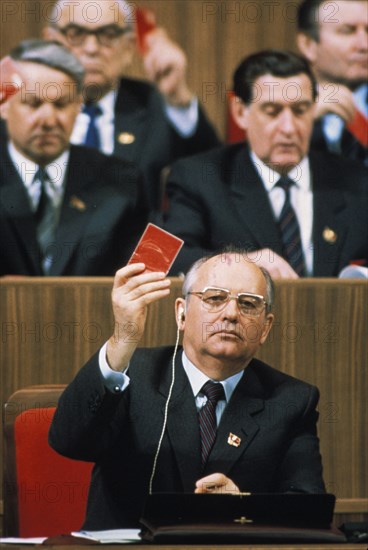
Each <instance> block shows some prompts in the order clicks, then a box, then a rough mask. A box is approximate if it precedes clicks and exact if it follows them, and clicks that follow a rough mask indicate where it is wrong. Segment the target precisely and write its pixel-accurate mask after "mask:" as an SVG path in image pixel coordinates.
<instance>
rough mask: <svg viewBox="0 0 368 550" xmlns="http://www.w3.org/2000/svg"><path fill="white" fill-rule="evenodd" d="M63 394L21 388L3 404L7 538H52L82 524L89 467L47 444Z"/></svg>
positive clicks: (44, 388) (54, 389) (45, 388)
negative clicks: (61, 453) (58, 403)
mask: <svg viewBox="0 0 368 550" xmlns="http://www.w3.org/2000/svg"><path fill="white" fill-rule="evenodd" d="M35 388H39V390H37V389H35ZM63 388H64V386H39V387H34V386H33V387H30V388H25V389H24V390H20V391H18V392H16V393H15V394H13V395H12V396H11V398H10V399H9V401H8V402H7V404H6V407H5V420H6V422H5V475H6V477H5V483H4V487H5V495H4V531H5V534H6V536H20V537H37V536H46V537H51V536H56V535H60V534H66V533H70V532H71V531H75V530H79V529H80V527H81V525H82V523H83V519H84V516H85V509H86V502H87V494H88V487H89V483H90V477H91V470H92V466H93V465H92V464H91V463H87V462H82V461H76V460H70V459H68V458H65V457H62V456H61V455H59V454H58V453H56V452H55V451H54V450H53V449H52V448H51V447H50V446H49V444H48V431H49V427H50V424H51V421H52V418H53V415H54V413H55V410H56V407H55V405H56V401H55V398H56V397H58V395H60V393H61V391H62V389H63ZM32 405H33V406H32ZM41 405H46V406H41Z"/></svg>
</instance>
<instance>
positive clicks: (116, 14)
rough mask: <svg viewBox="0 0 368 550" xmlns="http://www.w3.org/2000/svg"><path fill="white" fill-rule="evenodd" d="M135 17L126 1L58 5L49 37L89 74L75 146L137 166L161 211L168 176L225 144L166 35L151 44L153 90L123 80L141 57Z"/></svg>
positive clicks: (148, 62)
mask: <svg viewBox="0 0 368 550" xmlns="http://www.w3.org/2000/svg"><path fill="white" fill-rule="evenodd" d="M136 9H137V8H136V6H135V4H134V3H129V2H127V1H125V0H118V1H116V0H103V1H100V2H92V3H91V2H90V1H89V0H80V1H79V2H75V3H74V4H73V5H71V4H70V2H67V1H65V0H58V1H57V2H56V3H55V6H54V10H53V12H52V14H51V17H50V21H53V23H52V24H49V25H48V26H47V27H46V28H45V30H44V35H45V37H46V38H49V39H50V38H51V39H56V40H59V41H61V42H62V43H63V44H64V45H65V46H67V47H68V48H70V49H71V50H72V51H73V53H74V54H75V55H76V56H77V57H78V58H79V59H80V61H81V63H82V64H83V66H84V68H85V71H86V78H85V88H84V92H83V95H84V100H85V103H86V109H84V110H83V111H82V113H81V114H80V116H79V117H78V119H77V122H76V126H75V128H74V132H73V134H72V138H71V141H72V143H75V144H80V143H84V144H89V145H93V146H95V147H99V148H100V149H101V150H102V151H103V152H104V153H106V154H112V153H113V154H115V155H116V156H118V157H121V158H123V159H127V160H130V161H134V162H136V163H137V165H138V166H139V168H140V169H141V170H142V172H143V174H144V177H145V185H146V194H147V197H148V200H149V204H150V208H151V210H156V211H157V210H159V209H160V207H161V195H162V173H163V169H164V168H165V167H167V166H169V165H170V164H171V163H172V162H173V161H174V160H176V159H177V158H180V157H182V156H186V155H189V154H195V153H196V152H200V151H205V150H207V149H209V148H211V147H214V146H216V145H218V144H219V140H218V138H217V136H216V133H215V131H214V129H213V127H212V126H211V124H210V123H209V122H208V120H207V119H206V117H205V114H204V113H203V111H202V109H201V107H200V106H199V103H198V99H197V98H196V97H195V95H194V94H193V93H192V91H191V90H190V88H189V86H188V83H187V79H186V70H187V60H186V57H185V54H184V52H183V51H182V50H181V48H180V47H179V46H178V45H177V44H175V43H174V42H173V41H172V40H170V39H169V37H168V36H167V34H166V32H165V31H164V30H163V29H155V30H154V31H151V32H150V33H149V35H147V36H146V38H145V40H146V42H145V45H146V51H145V55H144V68H145V70H146V73H147V77H148V78H149V80H150V81H151V83H152V84H153V85H152V84H151V83H149V82H144V81H139V80H136V79H129V78H125V74H126V70H127V68H128V67H129V65H130V64H131V61H132V57H133V55H134V52H135V50H136V40H137V37H136V34H135V31H136V27H135V22H136V19H137V17H138V15H137V13H136ZM96 107H97V109H96ZM91 125H92V126H94V127H95V130H93V131H92V134H94V137H93V138H92V139H91V135H90V134H91V131H90V127H91ZM96 133H97V134H99V137H98V138H96Z"/></svg>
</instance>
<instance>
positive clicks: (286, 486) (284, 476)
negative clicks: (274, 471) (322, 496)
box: [276, 386, 325, 493]
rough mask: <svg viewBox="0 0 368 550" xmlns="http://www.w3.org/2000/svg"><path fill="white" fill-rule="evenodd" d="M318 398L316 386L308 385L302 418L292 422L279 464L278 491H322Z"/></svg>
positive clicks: (323, 488) (323, 489)
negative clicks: (318, 434)
mask: <svg viewBox="0 0 368 550" xmlns="http://www.w3.org/2000/svg"><path fill="white" fill-rule="evenodd" d="M318 400H319V392H318V389H317V388H316V387H314V386H309V395H308V398H307V402H306V405H305V408H304V411H303V413H302V416H301V418H300V419H299V420H298V421H297V422H294V423H293V428H292V430H291V433H290V438H289V441H288V444H287V446H286V449H285V454H284V457H283V459H282V461H281V464H280V467H279V471H278V475H277V481H276V489H277V491H278V492H302V493H321V492H324V491H325V486H324V482H323V478H322V459H321V454H320V451H319V439H318V436H317V420H318V416H319V414H318V411H317V410H316V407H317V404H318Z"/></svg>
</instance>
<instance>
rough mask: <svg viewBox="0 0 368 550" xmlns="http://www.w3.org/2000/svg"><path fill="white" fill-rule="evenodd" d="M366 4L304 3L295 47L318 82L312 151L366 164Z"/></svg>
mask: <svg viewBox="0 0 368 550" xmlns="http://www.w3.org/2000/svg"><path fill="white" fill-rule="evenodd" d="M367 17H368V8H367V1H366V0H338V1H336V2H330V1H327V0H303V2H301V4H300V5H299V7H298V34H297V44H298V47H299V50H300V51H301V53H302V54H303V55H304V56H305V57H306V58H307V59H308V60H309V62H310V63H311V65H312V68H313V71H314V73H315V75H316V78H317V80H318V87H319V89H318V93H319V98H318V102H317V108H316V111H315V117H316V123H315V126H314V130H313V134H312V142H311V147H312V148H313V149H316V150H319V151H330V152H332V153H337V154H339V155H342V156H344V157H346V158H350V159H354V160H360V161H363V162H365V164H366V165H368V149H367V147H368V31H367Z"/></svg>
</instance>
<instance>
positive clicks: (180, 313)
mask: <svg viewBox="0 0 368 550" xmlns="http://www.w3.org/2000/svg"><path fill="white" fill-rule="evenodd" d="M184 319H185V312H184V308H182V307H181V308H180V309H179V321H184Z"/></svg>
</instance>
